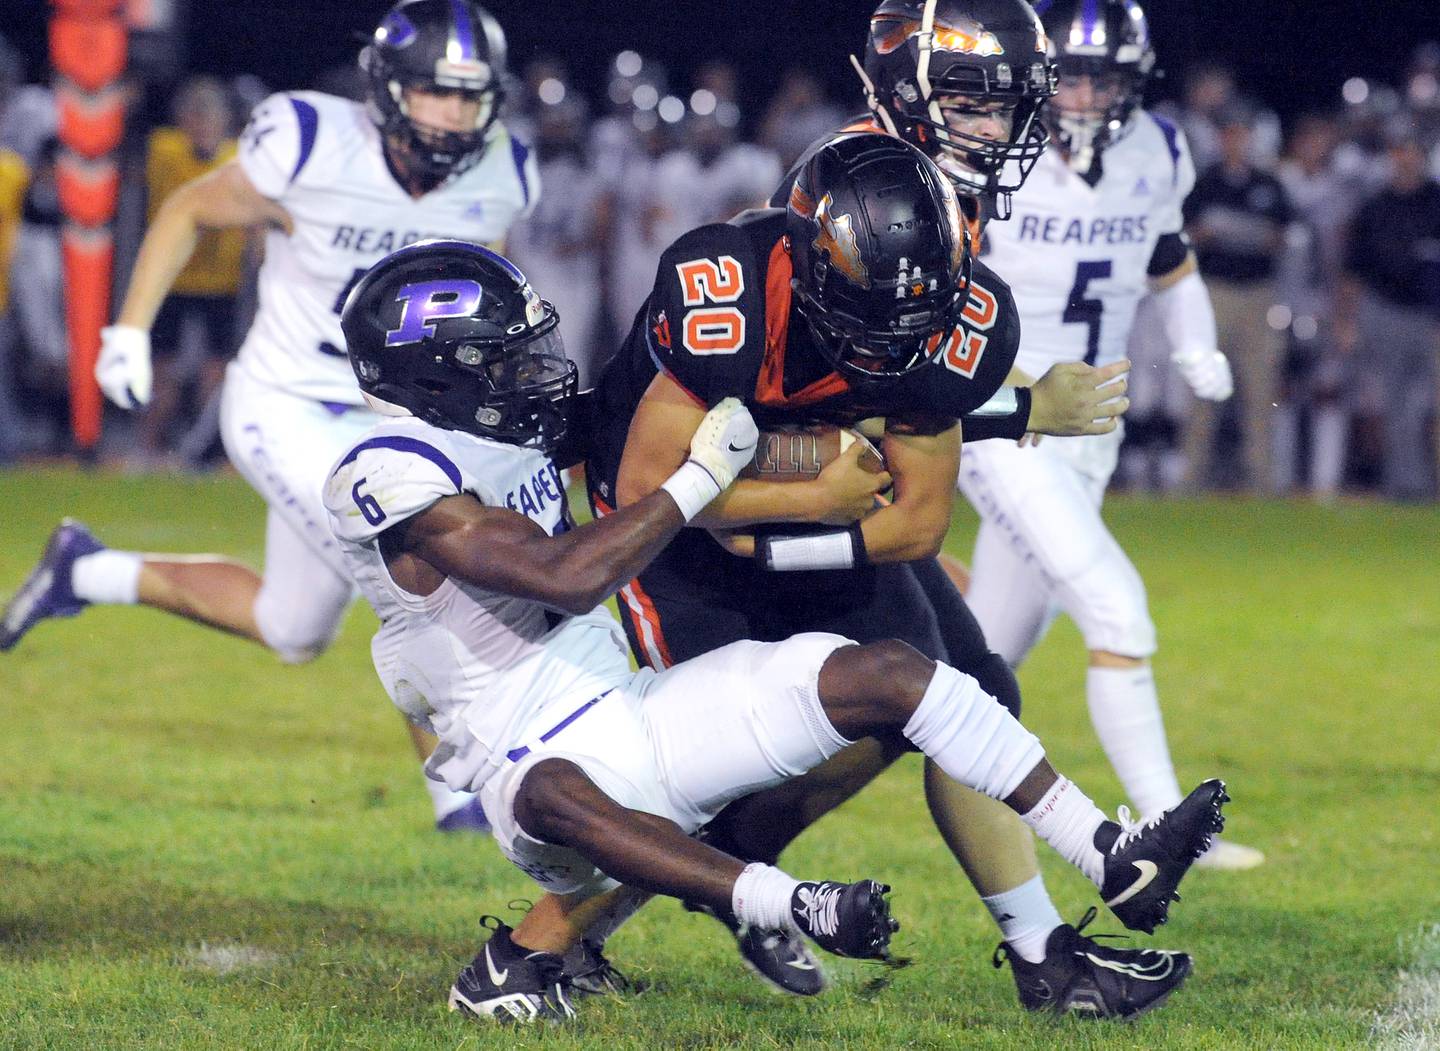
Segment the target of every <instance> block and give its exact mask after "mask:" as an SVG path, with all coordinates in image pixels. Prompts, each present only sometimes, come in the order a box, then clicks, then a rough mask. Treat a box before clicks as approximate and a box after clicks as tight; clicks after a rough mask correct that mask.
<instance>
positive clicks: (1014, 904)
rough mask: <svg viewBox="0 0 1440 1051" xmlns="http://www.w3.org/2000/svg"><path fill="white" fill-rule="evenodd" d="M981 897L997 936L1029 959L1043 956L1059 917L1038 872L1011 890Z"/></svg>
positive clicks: (1022, 956) (1031, 961) (1034, 961)
mask: <svg viewBox="0 0 1440 1051" xmlns="http://www.w3.org/2000/svg"><path fill="white" fill-rule="evenodd" d="M980 900H981V901H983V902H984V903H985V907H986V908H987V909H989V910H990V915H991V916H993V917H995V923H996V924H997V925H998V926H999V927H1000V936H1001V937H1002V938H1004V939H1005V944H1006V945H1007V946H1009V947H1010V950H1011V951H1012V952H1017V953H1019V954H1020V957H1021V959H1023V960H1026V961H1028V962H1030V963H1039V962H1040V961H1041V960H1043V959H1045V943H1046V942H1047V941H1049V940H1050V932H1051V931H1053V930H1054V929H1055V928H1056V927H1059V926H1060V924H1061V922H1062V921H1061V919H1060V914H1059V913H1058V912H1056V911H1055V903H1054V902H1052V901H1051V900H1050V895H1049V894H1048V893H1046V891H1045V881H1044V880H1043V879H1042V878H1041V877H1040V874H1039V873H1038V872H1037V873H1036V874H1035V875H1034V876H1032V877H1031V878H1030V879H1028V880H1026V881H1025V882H1024V883H1022V884H1020V886H1018V887H1016V888H1014V889H1013V890H1007V891H1005V892H1004V893H1003V894H990V895H987V896H985V897H983V898H981V899H980Z"/></svg>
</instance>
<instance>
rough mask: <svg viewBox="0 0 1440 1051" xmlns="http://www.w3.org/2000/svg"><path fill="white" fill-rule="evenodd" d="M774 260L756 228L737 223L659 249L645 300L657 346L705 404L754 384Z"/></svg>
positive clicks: (663, 362)
mask: <svg viewBox="0 0 1440 1051" xmlns="http://www.w3.org/2000/svg"><path fill="white" fill-rule="evenodd" d="M767 262H768V255H766V254H762V252H761V251H760V250H759V248H758V246H757V244H756V243H755V239H754V238H753V237H752V236H751V233H750V229H749V228H748V227H741V226H736V225H732V224H730V223H717V224H714V225H711V226H702V227H699V228H697V229H695V230H691V231H690V232H689V233H687V234H685V235H684V236H682V237H681V238H680V239H679V240H678V241H676V242H675V243H674V244H673V245H671V246H670V247H669V248H667V249H666V250H665V252H664V254H663V255H662V256H661V257H660V268H659V270H658V271H657V273H656V275H655V288H654V291H653V292H652V293H651V295H650V301H649V304H648V305H647V308H646V309H647V317H646V322H647V327H648V330H649V331H648V333H647V338H648V340H649V344H650V352H651V355H652V356H653V357H654V358H655V363H656V365H657V366H658V367H659V368H661V369H663V370H665V371H666V372H667V373H669V375H670V376H671V378H673V379H674V380H675V381H676V382H677V383H679V384H680V386H682V387H684V388H685V389H686V390H687V391H689V392H690V393H691V394H692V395H693V396H694V397H695V399H696V400H697V401H699V402H701V403H703V404H705V405H714V404H715V403H716V402H718V401H720V400H721V399H722V398H725V397H727V396H730V395H735V396H738V397H745V396H747V395H749V394H750V392H751V391H753V390H754V388H755V378H756V376H757V375H758V374H759V369H760V362H761V360H762V358H763V357H764V353H765V274H766V269H767V266H766V264H767Z"/></svg>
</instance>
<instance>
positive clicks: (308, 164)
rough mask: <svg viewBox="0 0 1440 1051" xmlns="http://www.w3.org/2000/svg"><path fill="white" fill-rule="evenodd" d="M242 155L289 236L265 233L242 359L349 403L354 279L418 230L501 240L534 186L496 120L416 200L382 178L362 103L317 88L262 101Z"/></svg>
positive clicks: (275, 378) (530, 166)
mask: <svg viewBox="0 0 1440 1051" xmlns="http://www.w3.org/2000/svg"><path fill="white" fill-rule="evenodd" d="M239 160H240V166H241V167H242V168H243V169H244V171H245V174H246V175H247V176H248V177H249V179H250V182H251V183H252V184H253V185H254V186H255V188H256V189H257V190H258V191H259V192H260V193H262V194H264V195H265V196H266V197H269V198H270V199H271V200H273V201H275V202H277V203H278V204H280V205H281V206H282V207H283V208H284V209H285V210H286V211H287V212H288V213H289V214H290V217H291V218H292V219H293V220H294V232H293V233H290V234H286V233H285V232H284V231H283V230H271V231H270V232H269V233H268V234H267V235H266V238H265V262H264V263H263V264H262V266H261V267H260V281H259V285H260V305H259V308H258V310H257V311H256V314H255V321H254V324H252V325H251V327H250V332H249V334H248V335H247V336H246V337H245V342H244V344H242V346H241V348H240V353H239V359H238V360H239V363H240V366H241V367H242V368H244V369H245V370H246V371H247V372H249V373H250V375H252V376H253V377H254V378H255V379H257V380H259V381H261V382H263V383H268V384H270V385H271V386H274V387H279V388H281V389H283V390H287V391H290V392H292V393H295V394H299V395H301V396H303V397H307V398H313V399H315V400H316V401H328V402H336V403H342V404H347V405H358V404H360V403H361V398H360V390H359V388H358V387H357V386H356V384H355V376H354V374H353V373H352V372H351V371H350V363H349V361H348V360H347V359H346V357H345V340H344V337H343V336H342V335H341V333H340V309H341V307H343V306H344V305H345V296H346V294H348V293H349V291H350V289H351V288H352V287H353V286H354V284H355V282H357V281H358V280H359V279H360V276H361V275H362V274H363V273H364V272H365V271H366V270H367V269H368V268H369V267H371V266H373V265H374V264H375V263H376V262H378V261H379V260H380V259H381V258H383V257H384V256H386V255H388V254H389V253H391V252H393V251H395V249H397V248H400V247H402V246H404V245H407V244H409V243H411V242H412V241H418V240H420V239H421V238H425V237H454V238H460V239H462V240H466V241H475V242H478V243H481V244H489V245H491V246H495V247H498V246H499V244H500V242H501V241H502V240H503V239H504V237H505V233H506V231H508V230H509V229H510V224H511V223H513V222H514V221H515V220H516V219H517V218H519V217H520V216H522V215H525V214H527V213H528V211H529V210H530V208H532V207H533V206H534V203H535V200H536V198H537V197H538V196H539V193H540V176H539V172H538V170H537V168H536V165H535V160H534V158H533V157H532V156H531V154H530V151H529V149H528V148H527V147H526V146H525V145H524V144H522V143H521V142H520V141H519V140H518V139H514V138H512V137H511V135H510V133H509V132H508V131H507V130H506V129H505V128H504V127H503V126H502V125H501V124H499V123H498V122H497V123H496V124H495V125H494V126H493V127H492V128H491V130H490V133H489V148H488V149H487V150H486V151H485V153H484V155H483V156H482V157H481V159H480V161H479V163H478V164H476V165H475V166H474V167H472V168H470V169H469V170H467V171H465V172H462V173H461V174H460V175H458V176H456V177H455V178H453V179H450V180H449V181H447V182H445V183H444V184H442V185H441V186H438V187H436V188H435V189H434V190H431V191H430V192H429V193H427V194H425V196H423V197H421V198H420V199H419V200H416V199H415V198H413V197H411V196H410V195H409V194H408V193H407V192H406V191H405V190H404V189H403V188H402V187H401V186H400V184H399V183H397V182H396V181H395V177H394V176H393V175H391V174H390V169H389V167H388V166H387V165H386V163H385V154H384V149H383V146H382V143H381V137H380V132H379V129H377V128H376V127H375V125H374V123H373V122H372V121H371V120H370V118H369V117H368V116H367V115H366V112H365V107H364V105H362V104H361V103H359V102H352V101H350V100H349V99H342V98H337V97H336V96H334V95H325V94H321V93H320V92H317V91H292V92H283V93H280V94H276V95H271V96H270V97H269V98H268V99H266V100H265V101H264V102H262V103H260V105H259V106H257V107H256V108H255V112H254V113H253V114H252V115H251V118H250V123H249V125H248V126H247V127H246V129H245V133H244V135H242V136H241V139H240V148H239Z"/></svg>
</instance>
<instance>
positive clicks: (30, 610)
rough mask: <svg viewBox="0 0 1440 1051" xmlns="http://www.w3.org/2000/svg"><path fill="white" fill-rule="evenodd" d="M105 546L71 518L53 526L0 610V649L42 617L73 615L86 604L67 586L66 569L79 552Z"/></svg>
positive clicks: (70, 567)
mask: <svg viewBox="0 0 1440 1051" xmlns="http://www.w3.org/2000/svg"><path fill="white" fill-rule="evenodd" d="M104 550H105V545H104V544H102V543H100V541H98V540H96V539H95V537H94V536H93V535H91V533H90V530H88V529H86V528H85V526H84V525H83V524H81V523H80V522H77V521H75V519H73V518H67V519H65V520H64V521H63V522H61V523H60V524H59V525H58V526H56V527H55V531H54V532H53V533H51V534H50V540H49V541H48V542H47V543H46V545H45V553H44V554H43V555H41V556H40V561H39V562H38V563H37V564H36V566H35V568H34V569H32V570H31V571H30V575H29V576H28V577H26V578H25V583H23V584H21V585H20V589H19V590H18V591H16V592H15V594H14V595H13V596H12V597H11V599H10V602H9V604H8V605H7V606H6V607H5V611H4V612H3V613H0V652H3V651H5V650H8V649H12V648H14V646H15V644H16V643H17V642H19V641H20V639H21V638H22V637H23V636H24V635H25V633H26V632H28V631H29V630H30V629H31V628H33V627H34V626H35V625H36V624H39V623H40V622H41V621H42V620H47V619H49V618H50V617H73V616H75V615H76V614H77V613H79V612H80V611H81V610H82V609H84V608H85V607H86V606H88V605H89V603H88V602H86V601H85V600H84V599H82V598H77V597H76V595H75V592H74V591H72V590H71V588H70V571H71V569H73V568H74V566H75V560H76V559H77V558H80V557H81V556H82V555H93V554H94V553H95V552H97V551H104Z"/></svg>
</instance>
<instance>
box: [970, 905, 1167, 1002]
mask: <svg viewBox="0 0 1440 1051" xmlns="http://www.w3.org/2000/svg"><path fill="white" fill-rule="evenodd" d="M1094 918H1095V909H1094V908H1091V909H1088V910H1087V911H1086V913H1085V916H1084V917H1083V918H1082V919H1081V920H1080V923H1079V925H1078V926H1075V927H1072V926H1070V924H1068V923H1065V924H1061V925H1060V926H1059V927H1056V928H1055V929H1054V930H1053V931H1051V932H1050V939H1049V941H1047V942H1046V943H1045V959H1043V960H1041V961H1040V962H1039V963H1030V962H1029V961H1027V960H1026V959H1025V958H1024V957H1022V956H1020V955H1019V954H1018V953H1015V952H1014V951H1013V950H1011V949H1010V947H1009V946H1007V945H1006V944H1005V943H1004V942H1001V943H1000V945H999V946H997V947H996V949H995V956H994V957H993V960H992V962H993V963H994V964H995V966H996V967H999V966H1001V961H1002V960H1004V959H1007V958H1008V959H1009V961H1010V970H1011V972H1012V973H1013V974H1014V976H1015V987H1016V989H1017V990H1018V991H1019V993H1020V1003H1021V1005H1022V1006H1023V1007H1024V1008H1025V1009H1026V1010H1027V1011H1045V1012H1049V1013H1051V1014H1057V1015H1060V1014H1074V1015H1080V1016H1082V1017H1087V1018H1114V1019H1127V1018H1138V1017H1139V1016H1140V1015H1142V1014H1144V1013H1145V1012H1146V1011H1153V1010H1154V1009H1155V1008H1157V1007H1159V1006H1160V1005H1161V1004H1163V1003H1164V1002H1165V1001H1166V1000H1167V999H1168V998H1169V996H1170V994H1171V993H1173V992H1174V991H1175V990H1176V989H1178V988H1180V986H1182V985H1183V984H1185V979H1186V978H1188V977H1190V971H1191V967H1192V963H1191V960H1190V957H1189V956H1188V955H1186V954H1185V953H1183V952H1166V951H1163V950H1159V949H1122V948H1116V947H1112V946H1108V945H1101V944H1099V943H1098V942H1097V941H1096V940H1095V939H1094V938H1087V937H1085V935H1083V934H1082V933H1081V931H1083V930H1084V929H1085V927H1086V926H1087V925H1088V924H1089V923H1090V921H1091V920H1093V919H1094ZM1098 937H1101V938H1104V937H1114V936H1113V935H1103V934H1102V935H1099V936H1098Z"/></svg>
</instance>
